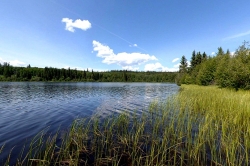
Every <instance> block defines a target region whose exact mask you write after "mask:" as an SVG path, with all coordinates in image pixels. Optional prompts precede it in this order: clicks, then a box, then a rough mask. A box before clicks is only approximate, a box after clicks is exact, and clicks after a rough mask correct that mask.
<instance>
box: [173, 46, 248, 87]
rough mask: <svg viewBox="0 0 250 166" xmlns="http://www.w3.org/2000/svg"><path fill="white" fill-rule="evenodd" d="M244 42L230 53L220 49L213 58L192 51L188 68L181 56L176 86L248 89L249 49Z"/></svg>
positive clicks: (185, 60) (183, 57)
mask: <svg viewBox="0 0 250 166" xmlns="http://www.w3.org/2000/svg"><path fill="white" fill-rule="evenodd" d="M249 46H250V45H249V43H248V42H246V41H244V42H243V44H242V45H241V46H239V48H238V49H237V50H236V51H235V52H233V53H231V52H230V51H229V50H227V51H226V52H225V51H224V50H223V49H222V47H219V48H218V51H217V53H216V55H215V56H207V55H206V53H205V52H204V53H203V54H201V53H200V52H196V51H193V53H192V56H191V60H190V66H188V63H187V59H186V58H185V56H182V58H181V61H180V66H179V74H178V76H177V78H176V81H177V84H178V85H181V84H198V85H205V86H206V85H217V86H219V87H221V88H233V89H236V90H238V89H245V90H249V89H250V49H249Z"/></svg>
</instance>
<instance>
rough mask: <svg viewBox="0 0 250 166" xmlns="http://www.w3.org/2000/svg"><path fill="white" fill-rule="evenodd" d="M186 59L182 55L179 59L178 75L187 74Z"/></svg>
mask: <svg viewBox="0 0 250 166" xmlns="http://www.w3.org/2000/svg"><path fill="white" fill-rule="evenodd" d="M187 65H188V64H187V59H186V57H185V56H184V55H183V56H182V57H181V61H180V66H179V72H180V73H186V72H187Z"/></svg>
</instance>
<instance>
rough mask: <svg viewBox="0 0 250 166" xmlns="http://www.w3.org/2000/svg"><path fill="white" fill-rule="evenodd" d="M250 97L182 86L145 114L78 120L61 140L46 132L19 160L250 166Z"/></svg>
mask: <svg viewBox="0 0 250 166" xmlns="http://www.w3.org/2000/svg"><path fill="white" fill-rule="evenodd" d="M249 101H250V92H249V91H237V92H235V91H233V90H228V89H219V88H217V87H214V86H211V87H200V86H193V85H188V86H182V87H181V89H180V92H179V93H178V94H177V95H175V96H173V97H170V98H169V99H168V100H167V101H166V102H164V103H159V102H153V103H152V104H151V105H150V107H149V109H148V111H147V112H144V113H143V114H140V115H139V116H138V113H136V112H135V113H134V114H128V113H124V114H121V115H119V116H112V117H108V118H105V119H100V118H99V117H98V116H95V117H93V118H91V119H77V120H75V121H74V122H73V123H72V125H71V128H70V129H69V131H68V132H66V133H65V134H64V136H63V137H62V138H60V139H61V143H60V145H57V141H56V140H58V139H59V136H58V135H59V134H58V133H57V134H56V135H55V136H53V137H52V136H51V137H49V138H48V139H44V134H43V133H42V132H41V133H40V134H38V136H37V137H35V138H34V139H33V141H32V142H31V144H30V148H29V149H30V150H29V152H28V154H26V155H24V154H22V155H21V157H20V158H19V159H18V160H17V165H114V166H116V165H133V166H134V165H159V166H160V165H183V166H185V165H249V152H250V151H249V150H250V129H249V126H250V112H249V111H250V102H249ZM2 150H3V148H0V153H1V151H2ZM6 163H8V161H6Z"/></svg>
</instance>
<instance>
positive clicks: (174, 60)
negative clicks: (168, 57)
mask: <svg viewBox="0 0 250 166" xmlns="http://www.w3.org/2000/svg"><path fill="white" fill-rule="evenodd" d="M178 60H180V58H175V59H173V60H172V62H173V63H174V62H176V61H178Z"/></svg>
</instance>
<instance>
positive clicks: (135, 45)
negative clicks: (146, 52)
mask: <svg viewBox="0 0 250 166" xmlns="http://www.w3.org/2000/svg"><path fill="white" fill-rule="evenodd" d="M129 47H138V45H137V44H133V45H129Z"/></svg>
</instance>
